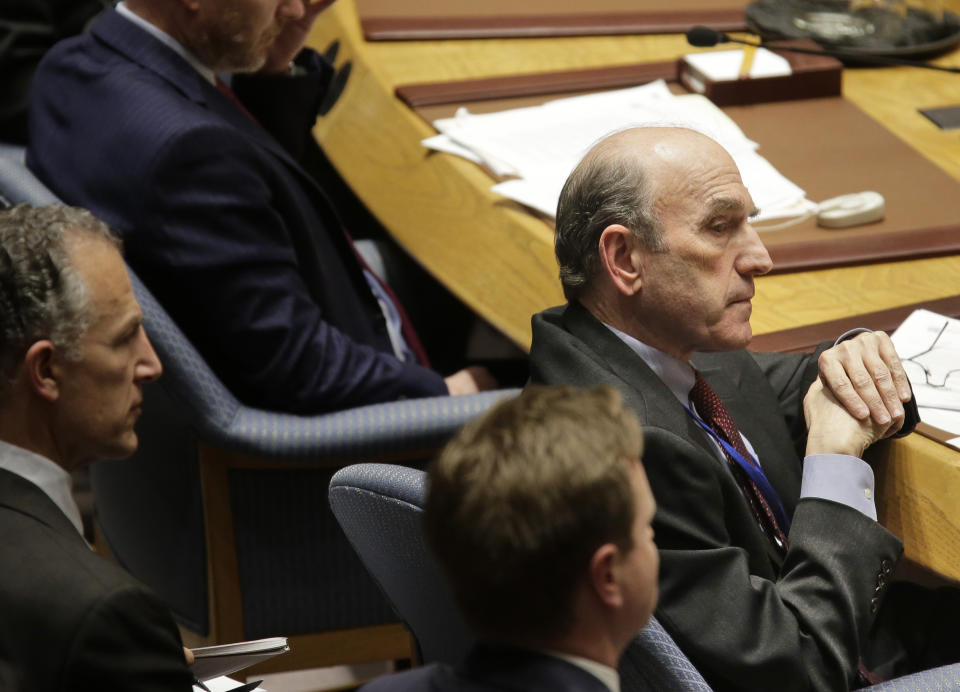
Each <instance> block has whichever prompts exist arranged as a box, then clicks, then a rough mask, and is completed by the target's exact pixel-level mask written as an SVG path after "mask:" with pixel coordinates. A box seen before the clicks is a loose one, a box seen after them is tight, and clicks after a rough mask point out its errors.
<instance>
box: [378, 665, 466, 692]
mask: <svg viewBox="0 0 960 692" xmlns="http://www.w3.org/2000/svg"><path fill="white" fill-rule="evenodd" d="M467 684H468V683H465V682H464V681H462V680H460V679H459V678H458V677H457V675H456V673H455V672H454V670H453V668H451V667H450V666H448V665H444V664H441V663H432V664H430V665H428V666H423V667H422V668H415V669H413V670H407V671H404V672H402V673H397V674H395V675H385V676H383V677H380V678H377V679H376V680H373V681H371V682H369V683H367V684H366V685H364V686H363V687H361V688H360V692H457V691H458V690H475V689H476V688H475V687H466V686H465V685H467Z"/></svg>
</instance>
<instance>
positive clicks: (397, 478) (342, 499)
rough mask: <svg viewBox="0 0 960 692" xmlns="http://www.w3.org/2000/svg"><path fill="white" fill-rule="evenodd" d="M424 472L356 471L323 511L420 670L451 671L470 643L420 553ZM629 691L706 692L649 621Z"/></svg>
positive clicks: (337, 477)
mask: <svg viewBox="0 0 960 692" xmlns="http://www.w3.org/2000/svg"><path fill="white" fill-rule="evenodd" d="M426 493H427V487H426V473H425V472H424V471H421V470H418V469H412V468H405V467H402V466H395V465H391V464H357V465H355V466H348V467H346V468H343V469H341V470H340V471H337V473H335V474H334V475H333V478H332V479H331V481H330V507H331V508H332V509H333V513H334V515H335V516H336V517H337V521H339V522H340V525H341V526H342V527H343V530H344V532H345V533H346V534H347V538H349V539H350V543H351V544H352V545H353V547H354V549H355V550H356V551H357V553H358V554H359V555H360V559H361V560H362V561H363V563H364V564H365V565H366V566H367V569H368V570H369V571H370V574H372V575H373V578H374V579H375V580H376V581H377V582H378V583H379V584H380V588H382V589H383V591H384V593H385V594H386V595H387V598H389V600H390V602H391V603H393V605H394V607H395V608H396V610H397V613H398V614H399V615H400V617H401V618H402V619H403V621H404V622H405V623H406V624H407V626H408V627H409V628H410V631H411V632H412V633H413V636H414V639H415V640H416V641H417V644H418V646H419V650H420V654H421V660H422V661H423V662H424V663H432V662H435V661H439V662H444V663H450V664H456V663H457V662H458V661H459V660H460V659H461V658H462V657H463V655H464V654H465V653H466V651H467V649H468V648H469V647H470V645H471V643H472V641H473V638H472V636H471V634H470V632H469V630H468V629H467V626H466V624H465V623H464V622H463V620H462V619H461V618H460V616H459V614H458V613H457V609H456V607H455V606H454V603H453V598H452V596H451V594H450V591H449V589H448V587H447V585H446V584H445V583H444V581H443V578H442V577H441V575H440V573H439V568H438V567H437V565H436V563H435V561H434V559H433V558H432V557H431V555H430V554H429V552H428V551H427V548H426V544H425V542H424V539H423V534H422V533H421V530H420V518H421V515H422V513H423V503H424V500H425V498H426ZM621 676H622V678H623V681H624V689H625V690H630V691H631V692H640V691H641V690H642V691H647V690H649V691H650V692H654V691H657V692H663V691H664V690H678V691H682V692H709V690H710V688H709V686H707V684H706V682H704V680H703V678H702V677H701V676H700V673H698V672H697V670H696V668H694V667H693V665H692V664H691V663H690V661H689V660H687V657H686V656H684V655H683V652H681V651H680V649H679V648H678V647H677V645H676V644H675V643H674V642H673V639H671V638H670V635H668V634H667V633H666V632H665V631H664V630H663V628H662V627H661V626H660V623H658V622H657V621H656V619H652V620H651V621H650V624H649V625H647V627H645V628H644V629H643V631H642V632H641V633H640V634H639V635H638V636H637V638H636V641H635V644H634V645H633V646H631V647H630V651H629V653H628V654H627V655H626V656H625V657H624V659H623V661H622V662H621Z"/></svg>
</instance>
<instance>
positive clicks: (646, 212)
mask: <svg viewBox="0 0 960 692" xmlns="http://www.w3.org/2000/svg"><path fill="white" fill-rule="evenodd" d="M617 139H619V138H617ZM654 201H655V200H654V199H653V191H652V189H651V186H650V183H649V181H648V180H647V176H646V174H645V172H644V170H643V166H642V164H641V162H640V161H638V160H637V159H636V157H634V156H631V155H630V154H628V153H625V152H624V151H622V150H621V149H620V148H619V147H618V146H617V144H616V143H615V142H611V141H609V140H604V141H602V142H600V144H598V145H596V146H595V147H594V148H593V149H592V150H591V151H590V152H589V153H588V154H587V155H586V156H585V157H584V159H583V160H582V161H581V162H580V163H579V164H578V165H577V167H576V168H575V169H574V170H573V173H571V174H570V177H569V178H567V182H566V183H564V186H563V190H562V191H561V192H560V201H559V203H558V204H557V231H556V237H555V243H554V248H555V251H556V254H557V262H558V263H559V265H560V283H561V284H562V285H563V294H564V295H565V296H566V298H567V300H575V299H577V298H579V297H580V296H581V295H582V294H583V291H584V288H585V287H586V286H587V284H588V282H589V281H590V280H591V279H592V278H593V276H594V275H595V274H596V273H597V271H598V270H599V265H600V253H599V247H598V246H599V243H600V236H601V235H602V234H603V230H604V229H605V228H606V227H607V226H610V225H612V224H620V225H622V226H625V227H626V228H629V229H630V231H631V232H632V233H633V235H634V236H635V237H636V238H637V239H638V240H639V241H640V242H641V243H642V244H643V246H644V247H646V248H647V249H649V250H651V251H654V252H662V251H664V250H665V249H666V245H665V243H664V241H663V238H662V235H661V229H660V222H659V220H658V219H657V217H656V214H655V212H654V209H653V204H654Z"/></svg>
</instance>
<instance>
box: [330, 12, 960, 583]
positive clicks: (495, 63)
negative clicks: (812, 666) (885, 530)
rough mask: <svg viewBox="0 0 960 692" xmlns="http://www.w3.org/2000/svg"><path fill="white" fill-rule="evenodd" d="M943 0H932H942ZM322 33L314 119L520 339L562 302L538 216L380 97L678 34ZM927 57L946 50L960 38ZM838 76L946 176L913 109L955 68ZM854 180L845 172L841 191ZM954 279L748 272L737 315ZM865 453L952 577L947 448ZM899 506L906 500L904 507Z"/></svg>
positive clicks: (673, 49) (835, 309)
mask: <svg viewBox="0 0 960 692" xmlns="http://www.w3.org/2000/svg"><path fill="white" fill-rule="evenodd" d="M957 4H960V0H954V1H953V2H948V3H946V5H947V6H948V8H950V9H953V10H954V11H957V7H955V6H954V5H957ZM334 40H338V41H339V42H340V53H339V57H338V59H337V63H338V65H340V64H342V63H343V62H344V61H345V60H350V61H352V63H353V70H352V73H351V76H350V81H349V83H348V86H347V88H346V90H345V91H344V94H343V96H342V97H341V99H340V101H339V102H338V103H337V104H336V106H335V107H334V108H333V110H332V111H331V112H330V113H329V114H328V116H326V117H324V118H322V119H321V120H320V121H319V122H318V123H317V126H316V128H315V131H314V132H315V135H316V136H317V138H318V139H319V141H321V142H322V144H323V146H324V149H325V150H326V152H327V154H328V156H329V157H330V159H331V160H332V161H333V163H334V165H335V166H336V167H337V168H338V169H339V171H340V173H341V174H342V175H343V177H344V178H345V179H346V181H347V182H348V183H349V184H350V186H351V187H352V188H353V189H354V190H355V191H356V193H357V194H358V196H359V197H360V198H361V199H362V200H363V201H364V203H365V204H366V205H367V206H368V208H369V209H370V210H371V211H372V212H373V213H374V214H375V215H376V216H377V217H378V218H379V219H380V221H381V222H382V223H383V224H384V226H386V227H387V228H388V229H389V230H390V232H391V234H392V235H393V236H394V237H395V238H396V240H397V241H398V242H399V243H400V244H401V245H403V246H404V247H405V248H406V249H407V250H408V251H409V252H410V253H411V254H412V255H413V256H414V257H416V258H417V259H418V260H419V261H420V263H421V264H422V265H423V266H424V267H426V268H427V269H428V270H429V271H430V272H431V273H432V274H434V275H435V276H436V277H437V278H439V279H440V280H441V281H442V282H443V283H444V284H445V285H447V286H448V287H449V288H450V289H451V290H452V291H453V292H454V293H455V294H456V295H458V296H459V297H460V298H461V299H462V300H463V301H464V302H465V303H466V304H467V305H469V306H470V307H471V308H472V309H473V310H475V311H476V312H477V313H479V314H480V315H482V316H483V317H484V318H485V319H487V320H488V321H489V322H490V323H491V324H493V325H494V326H496V327H497V328H499V329H500V330H501V331H502V332H503V333H504V334H506V335H507V336H509V337H510V338H511V339H513V340H514V341H515V342H516V343H517V344H519V345H521V346H522V347H528V346H529V342H530V317H531V315H532V314H533V313H535V312H538V311H540V310H542V309H544V308H546V307H548V306H551V305H556V304H559V303H562V302H563V297H562V294H561V291H560V286H559V280H558V279H557V268H556V262H555V259H554V256H553V239H552V232H551V230H550V229H549V227H548V226H547V225H546V224H544V223H543V222H542V221H541V220H539V219H537V218H536V217H534V216H532V215H531V214H529V213H528V212H526V211H525V210H524V209H523V208H521V207H520V206H518V205H516V204H514V203H512V202H509V201H506V200H504V199H502V198H500V197H499V196H498V195H495V194H493V193H491V192H490V191H489V188H490V184H491V182H490V178H489V177H488V176H487V175H486V174H485V173H484V172H483V171H481V170H480V169H479V168H478V167H477V166H475V165H474V164H472V163H469V162H467V161H464V160H462V159H459V158H457V157H453V156H449V155H446V154H430V153H428V152H427V151H426V150H425V149H424V148H423V147H422V146H421V145H420V140H421V139H423V138H425V137H428V136H430V135H432V134H434V132H433V130H432V128H430V127H429V125H427V124H426V123H425V122H423V121H422V120H421V119H420V118H419V117H418V116H417V115H416V114H414V113H413V112H412V111H410V110H409V109H407V108H406V107H405V106H404V105H403V104H402V103H401V102H400V101H398V100H397V99H396V98H394V96H393V92H394V88H395V87H396V86H398V85H400V84H410V83H415V82H429V81H440V80H445V79H449V80H462V79H467V78H479V77H492V76H498V75H512V74H519V73H532V74H535V73H539V72H545V71H556V70H569V69H578V68H588V67H600V66H604V65H623V64H630V63H636V62H654V61H658V60H670V59H676V58H678V57H679V56H681V55H683V54H684V53H687V52H690V50H691V48H690V47H689V46H688V45H687V42H686V40H685V39H684V38H683V37H682V36H677V35H666V36H605V37H582V38H557V39H509V40H477V41H431V42H397V43H391V42H382V43H367V42H365V41H364V40H363V38H362V36H361V33H360V29H359V25H358V22H357V19H356V13H355V8H354V6H353V0H339V1H338V2H337V3H336V4H335V5H334V6H333V7H332V8H331V9H330V10H328V11H327V12H326V13H325V14H324V15H323V16H322V17H321V19H320V21H319V22H318V23H317V26H316V27H315V29H314V32H313V34H312V36H311V43H312V45H314V46H316V47H318V48H321V49H323V48H325V47H326V46H328V45H329V44H330V43H331V42H332V41H334ZM937 62H938V63H939V64H943V65H960V51H955V52H953V53H951V54H950V55H947V56H944V57H942V58H940V59H939V60H938V61H937ZM843 81H844V95H845V97H846V98H848V99H849V100H851V101H852V102H854V103H855V104H857V105H858V106H859V107H860V108H861V109H863V110H864V111H865V112H866V113H868V114H869V115H870V116H872V117H873V118H875V119H876V120H878V121H879V122H881V123H882V124H883V125H884V126H886V127H887V128H888V129H890V130H891V131H892V132H893V133H894V134H896V135H897V136H899V137H900V138H902V139H903V140H905V141H906V142H907V143H908V144H910V145H911V146H913V147H914V148H915V149H917V150H918V151H920V152H921V153H923V154H924V155H925V156H926V157H928V158H929V159H930V160H931V161H933V162H934V163H935V164H936V165H938V166H940V167H941V168H942V169H943V170H944V171H946V172H947V173H948V174H949V175H951V176H952V177H953V178H955V179H956V180H958V181H960V135H958V134H957V133H956V132H945V131H941V130H939V129H937V128H936V127H935V126H934V125H933V124H932V123H930V122H929V121H928V120H927V119H926V118H924V117H923V116H921V115H920V114H919V113H917V112H916V109H917V108H918V107H933V106H941V105H950V104H953V103H960V76H957V75H950V74H946V73H937V72H933V71H925V70H920V69H915V68H879V69H864V68H860V69H848V70H846V71H845V73H844V78H843ZM828 125H829V124H828V123H825V126H828ZM905 184H907V181H905ZM856 189H857V188H856V181H851V190H848V191H854V190H856ZM958 294H960V256H948V257H938V258H932V259H922V260H912V261H903V262H889V263H882V264H874V265H868V266H856V267H842V268H836V269H824V270H818V271H806V272H798V273H794V274H781V275H776V276H769V277H763V278H760V279H759V280H758V281H757V296H756V298H755V299H754V312H753V320H752V322H753V328H754V332H755V333H756V334H765V333H769V332H774V331H779V330H782V329H789V328H794V327H800V326H804V325H810V324H815V323H818V322H824V321H827V320H834V319H840V318H843V317H849V316H852V315H857V314H860V313H864V312H873V311H878V310H884V309H886V308H890V307H895V306H900V305H907V304H910V303H917V302H922V301H929V300H934V299H938V298H946V297H948V296H954V295H958ZM876 454H877V455H878V456H877V458H878V466H877V468H878V472H879V474H880V478H879V485H880V494H881V497H883V498H884V499H883V502H884V504H882V505H881V512H882V513H883V516H884V519H885V520H886V521H888V525H889V526H890V527H891V528H893V529H894V530H895V531H896V532H898V533H899V534H900V535H901V536H902V537H904V538H906V539H907V548H906V549H907V555H908V556H909V557H911V558H913V559H914V560H917V561H918V562H920V563H921V564H924V565H927V566H928V567H931V568H933V569H939V570H941V572H946V573H947V575H948V576H951V577H952V578H960V567H958V565H960V561H958V560H957V559H955V556H956V554H957V552H958V550H960V548H957V547H956V546H960V529H957V526H956V524H955V523H950V524H949V525H947V524H945V523H944V517H945V516H949V514H947V513H948V512H949V513H950V514H952V515H956V507H957V506H958V504H960V503H958V502H957V500H958V499H960V490H958V489H957V488H956V487H954V486H949V485H948V481H950V480H951V479H953V478H955V477H958V474H957V473H956V468H957V467H960V453H958V452H956V451H955V450H951V449H950V448H947V447H945V446H942V445H939V444H937V443H934V442H932V441H930V440H926V439H924V438H920V437H919V436H913V437H912V438H907V439H906V440H901V441H897V442H894V443H891V444H885V445H882V446H880V447H879V448H878V450H877V452H876ZM917 488H924V489H925V490H924V491H920V490H916V489H917ZM928 490H929V492H928ZM884 496H886V497H884ZM911 503H912V504H911ZM907 506H911V507H912V508H913V509H911V510H909V511H908V512H907V511H904V510H903V508H905V507H907ZM951 521H953V520H951ZM912 522H919V523H912ZM948 528H949V531H948V530H947V529H948ZM944 535H946V536H947V538H948V539H949V541H950V544H951V545H952V546H954V547H953V548H951V549H949V550H943V549H940V550H935V549H934V546H933V545H932V540H931V539H932V537H933V536H944Z"/></svg>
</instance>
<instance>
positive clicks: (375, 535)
mask: <svg viewBox="0 0 960 692" xmlns="http://www.w3.org/2000/svg"><path fill="white" fill-rule="evenodd" d="M329 498H330V508H331V509H332V510H333V514H334V516H335V517H336V518H337V521H338V522H340V526H341V527H342V528H343V530H344V533H346V534H347V538H348V539H349V541H350V543H351V544H352V545H353V548H354V550H356V551H357V554H358V555H359V556H360V559H361V561H362V562H363V564H364V565H365V566H366V568H367V571H369V572H370V574H371V575H372V576H373V578H374V581H376V582H377V583H378V584H379V585H380V588H381V589H382V590H383V592H384V593H385V594H386V596H387V599H388V600H389V601H390V602H391V603H392V604H393V607H394V608H395V609H396V611H397V613H398V615H399V616H400V618H401V619H402V620H403V621H404V622H405V623H406V625H407V627H408V628H409V629H410V631H411V633H412V634H413V636H414V639H415V640H416V641H417V646H418V648H419V653H420V660H421V662H423V663H433V662H443V663H450V664H455V663H457V662H458V661H460V659H461V658H463V656H464V654H466V652H467V650H468V649H469V648H470V646H471V644H472V643H473V635H471V634H470V630H469V628H468V627H467V625H466V623H465V622H464V621H463V619H462V618H461V617H460V614H459V612H458V611H457V609H456V608H455V607H454V606H453V595H452V594H451V593H450V589H449V587H448V586H447V584H446V582H445V580H444V579H443V577H442V576H441V574H440V572H439V568H438V566H437V564H436V562H435V561H434V559H433V557H432V556H431V555H430V553H429V552H428V551H427V547H426V544H425V543H424V539H423V534H422V532H421V529H420V518H421V515H422V514H423V503H424V499H425V498H426V473H425V472H424V471H421V470H419V469H411V468H406V467H403V466H395V465H392V464H355V465H353V466H347V467H346V468H343V469H340V470H339V471H337V473H336V474H334V476H333V478H332V479H331V481H330V494H329Z"/></svg>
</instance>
